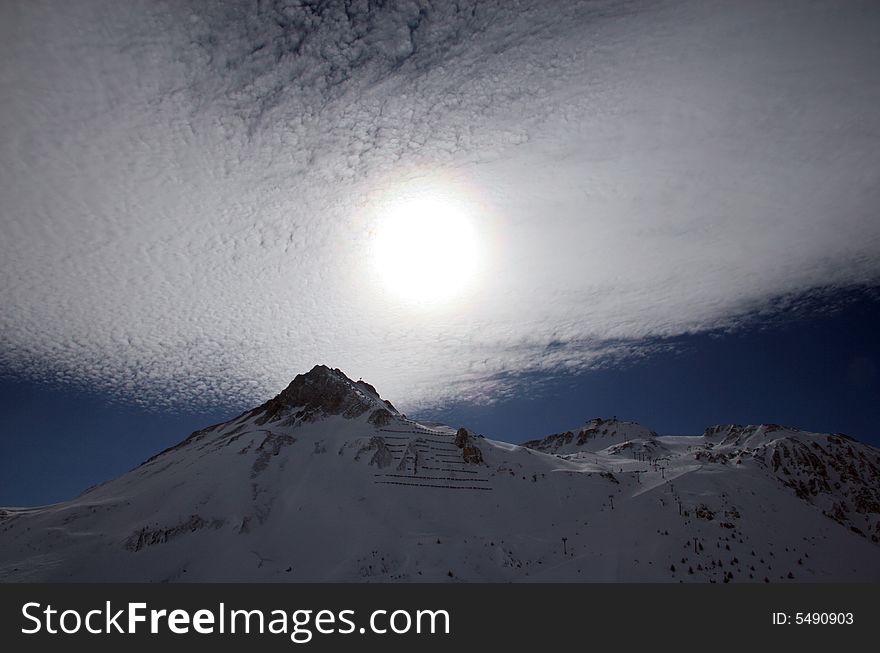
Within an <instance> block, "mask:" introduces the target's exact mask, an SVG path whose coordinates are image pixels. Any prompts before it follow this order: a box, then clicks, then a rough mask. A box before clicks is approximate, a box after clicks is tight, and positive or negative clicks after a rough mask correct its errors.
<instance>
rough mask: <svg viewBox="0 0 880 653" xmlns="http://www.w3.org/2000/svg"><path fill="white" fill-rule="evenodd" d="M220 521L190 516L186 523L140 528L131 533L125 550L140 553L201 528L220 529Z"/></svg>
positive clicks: (221, 522) (221, 523)
mask: <svg viewBox="0 0 880 653" xmlns="http://www.w3.org/2000/svg"><path fill="white" fill-rule="evenodd" d="M223 523H224V522H223V520H222V519H211V520H206V519H203V518H202V517H200V516H199V515H192V516H191V517H190V518H189V519H188V520H187V521H185V522H181V523H179V524H174V525H173V526H168V527H166V528H147V527H144V528H141V529H140V530H137V531H135V532H134V533H132V534H131V535H130V536H129V538H128V539H127V540H126V541H125V548H126V549H128V550H129V551H133V552H134V551H140V550H141V549H143V548H144V547H147V546H153V545H154V544H164V543H165V542H168V541H169V540H173V539H174V538H176V537H179V536H181V535H185V534H187V533H195V532H196V531H198V530H201V529H203V528H214V529H217V528H220V527H221V526H223Z"/></svg>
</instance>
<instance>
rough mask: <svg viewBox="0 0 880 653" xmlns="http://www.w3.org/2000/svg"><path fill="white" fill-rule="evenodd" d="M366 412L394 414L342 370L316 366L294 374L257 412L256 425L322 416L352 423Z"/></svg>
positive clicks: (371, 389)
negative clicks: (287, 383)
mask: <svg viewBox="0 0 880 653" xmlns="http://www.w3.org/2000/svg"><path fill="white" fill-rule="evenodd" d="M369 410H374V411H375V410H382V411H386V412H391V413H395V414H396V413H397V410H396V409H395V408H394V406H392V405H391V402H389V401H385V400H383V399H382V398H381V397H380V396H379V393H378V392H376V389H375V388H374V387H373V386H372V385H370V384H369V383H367V382H365V381H361V380H359V381H352V380H351V379H350V378H348V377H347V376H346V375H345V374H344V373H343V372H342V371H341V370H339V369H331V368H329V367H327V366H326V365H315V367H313V368H312V369H311V370H310V371H309V372H307V373H305V374H297V376H296V377H295V378H294V379H293V381H291V382H290V385H288V386H287V387H286V388H285V389H284V390H282V391H281V392H280V393H279V394H278V395H277V396H275V397H274V398H272V399H270V400H269V401H267V402H266V403H265V404H263V405H262V406H260V407H259V408H258V409H257V412H258V413H262V415H261V416H260V418H259V423H260V424H264V423H266V422H268V421H276V420H279V419H288V420H297V419H301V420H304V421H314V420H315V419H318V418H320V417H322V416H325V415H341V416H342V417H345V418H348V419H352V418H355V417H360V416H361V415H363V414H364V413H366V412H367V411H369Z"/></svg>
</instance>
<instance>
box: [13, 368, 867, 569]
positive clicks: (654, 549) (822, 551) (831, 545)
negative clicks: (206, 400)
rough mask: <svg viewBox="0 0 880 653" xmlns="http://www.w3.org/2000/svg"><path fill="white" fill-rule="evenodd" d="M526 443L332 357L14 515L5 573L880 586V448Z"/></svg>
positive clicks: (631, 436) (601, 426) (609, 426)
mask: <svg viewBox="0 0 880 653" xmlns="http://www.w3.org/2000/svg"><path fill="white" fill-rule="evenodd" d="M527 445H528V446H517V445H513V444H508V443H505V442H500V441H492V440H489V439H486V438H483V437H480V436H479V435H476V434H473V433H470V432H468V431H467V430H466V429H454V428H451V427H447V426H442V425H436V424H431V425H426V424H420V423H418V422H415V421H412V420H409V419H406V418H405V417H404V416H402V415H401V414H400V413H398V412H397V411H396V410H395V409H394V407H393V406H392V405H391V404H390V403H388V402H386V401H383V400H382V399H381V398H380V397H379V394H378V393H377V392H376V391H375V389H374V388H373V387H372V386H370V385H369V384H366V383H364V382H362V381H359V382H353V381H351V380H350V379H348V378H347V377H346V376H345V375H344V374H342V372H340V371H339V370H331V369H329V368H326V367H323V366H318V367H316V368H314V369H313V370H312V371H311V372H309V373H308V374H304V375H299V376H297V377H296V379H294V381H293V382H292V383H291V384H290V386H288V388H287V389H285V390H284V391H283V392H282V393H281V394H279V395H278V396H277V397H275V398H274V399H272V400H270V401H268V402H266V403H265V404H263V405H262V406H260V407H258V408H256V409H254V410H252V411H249V412H246V413H244V414H242V415H240V416H238V417H237V418H235V419H233V420H231V421H229V422H226V423H224V424H219V425H216V426H212V427H209V428H206V429H203V430H201V431H197V432H195V433H193V434H192V435H191V436H190V437H189V438H187V439H186V440H185V441H183V442H182V443H180V444H179V445H177V446H175V447H173V448H171V449H168V450H166V451H164V452H162V453H160V454H158V455H157V456H155V457H153V458H151V459H150V460H148V461H146V462H145V463H144V464H143V465H141V466H139V467H137V468H136V469H134V470H132V471H131V472H129V473H127V474H125V475H123V476H121V477H119V478H117V479H114V480H112V481H109V482H107V483H104V484H102V485H100V486H97V487H94V488H91V489H89V490H88V491H86V492H85V493H84V494H82V495H81V496H79V497H77V498H76V499H74V500H72V501H69V502H65V503H59V504H55V505H51V506H44V507H39V508H30V509H22V508H7V509H4V510H2V511H0V579H2V580H4V581H499V582H500V581H673V582H677V581H680V580H681V581H686V582H691V581H693V582H707V581H710V582H724V581H730V580H732V581H754V582H763V581H765V580H766V581H771V582H777V581H789V582H790V581H880V545H878V539H880V508H878V499H880V482H878V480H880V476H878V474H880V452H878V451H877V450H876V449H873V448H871V447H868V446H865V445H862V444H859V443H857V442H855V441H853V440H850V439H848V438H846V437H845V436H840V435H824V434H813V433H804V432H800V431H796V430H792V429H783V428H782V427H776V426H773V425H762V426H754V427H736V426H724V427H713V428H712V429H708V430H707V431H706V433H704V435H702V436H699V437H693V436H678V437H672V436H665V437H664V436H657V435H656V434H654V433H652V432H651V431H649V430H648V429H645V428H644V427H641V426H639V425H637V424H632V423H626V422H617V421H615V420H602V421H600V420H593V421H592V422H590V423H589V424H587V425H586V426H585V427H584V428H582V429H580V430H578V431H573V432H570V433H569V434H559V435H554V436H550V437H548V438H545V439H544V440H536V441H532V442H530V443H527Z"/></svg>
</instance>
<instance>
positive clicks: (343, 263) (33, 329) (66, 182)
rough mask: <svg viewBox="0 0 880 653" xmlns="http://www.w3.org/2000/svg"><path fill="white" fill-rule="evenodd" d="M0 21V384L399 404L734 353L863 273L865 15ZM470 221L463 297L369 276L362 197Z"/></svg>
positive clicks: (743, 6)
mask: <svg viewBox="0 0 880 653" xmlns="http://www.w3.org/2000/svg"><path fill="white" fill-rule="evenodd" d="M371 4H372V3H366V2H361V3H358V2H350V3H349V2H345V3H343V2H338V3H337V2H301V1H300V2H287V3H285V2H275V3H257V4H256V5H252V4H251V3H222V4H218V3H208V2H188V3H183V2H181V3H166V4H155V3H146V2H144V3H111V2H100V1H97V0H95V1H91V2H78V3H69V4H67V5H63V6H61V5H58V4H57V3H35V2H21V3H5V4H4V6H3V8H2V10H0V11H2V13H3V18H2V20H0V22H2V24H3V25H4V26H5V32H7V33H4V34H3V38H2V39H0V60H2V64H0V66H2V69H0V70H2V76H0V93H2V97H3V101H2V102H3V103H2V111H0V132H2V134H3V138H2V141H0V165H2V175H0V212H2V213H0V221H2V230H3V238H2V242H0V271H2V272H0V273H2V279H3V284H2V287H0V303H2V306H3V311H2V313H0V346H2V347H0V365H2V368H3V370H5V371H6V373H9V374H26V375H29V376H33V377H37V378H42V379H45V380H55V381H60V382H65V383H67V382H72V383H85V384H88V385H91V386H95V387H98V388H100V389H102V390H106V391H110V392H113V393H116V394H118V395H119V396H120V397H122V398H125V399H127V400H134V401H139V402H142V403H146V404H150V405H158V406H162V405H175V406H179V405H186V404H189V405H197V406H201V405H206V404H218V403H225V404H227V405H230V404H235V405H243V406H246V405H250V404H253V403H254V402H255V401H258V400H260V399H263V398H265V397H267V396H270V395H271V394H273V393H274V392H275V391H277V390H278V389H280V388H281V387H283V386H284V385H285V384H286V383H287V381H289V379H290V378H291V377H292V376H293V375H294V374H295V373H297V372H300V371H302V370H304V369H308V368H309V367H311V365H312V364H314V363H316V362H323V363H327V364H330V365H333V366H338V367H341V368H343V369H344V370H346V371H347V372H349V373H350V374H352V375H354V376H363V377H364V378H366V379H368V380H370V381H371V382H373V383H374V384H376V385H377V387H379V388H380V390H382V392H383V394H385V395H387V396H389V397H390V398H391V399H392V400H393V401H395V403H399V404H401V405H403V406H417V405H424V404H429V403H433V402H438V401H444V400H449V399H454V398H462V397H465V398H467V397H471V398H478V399H481V400H489V399H491V398H492V397H493V396H497V395H498V393H503V392H508V391H510V388H512V387H516V383H517V378H519V376H520V375H522V374H523V373H525V372H532V371H547V372H552V371H558V370H567V371H579V370H583V369H588V368H590V367H591V366H595V365H600V364H604V362H607V361H608V360H609V359H614V358H615V357H620V356H632V355H643V354H644V353H645V352H649V351H651V349H652V347H656V346H658V345H657V343H658V342H659V341H661V340H662V339H663V338H664V337H669V336H675V335H679V334H682V333H688V332H696V331H702V330H707V329H716V328H736V327H737V325H739V324H741V323H742V322H743V320H747V319H748V316H749V315H752V314H754V313H756V312H759V313H760V312H761V311H767V310H768V307H769V306H774V305H775V304H774V302H777V301H778V298H780V297H799V296H801V295H802V294H804V293H810V292H814V291H815V289H817V288H824V289H829V290H833V289H835V288H842V287H851V286H859V285H872V284H876V283H877V280H878V277H880V221H878V220H877V215H876V207H877V206H878V205H880V201H878V200H880V183H878V182H880V148H878V135H880V115H878V114H877V112H876V107H877V106H880V84H877V73H876V71H877V70H878V69H880V51H878V50H877V48H876V45H875V34H876V33H877V30H878V28H880V10H878V8H877V7H876V6H873V5H872V3H868V2H851V3H847V4H846V5H845V6H841V5H840V3H836V2H814V3H810V4H809V5H806V4H805V3H802V2H794V1H790V2H785V1H782V2H774V3H764V2H742V3H726V2H696V1H690V0H682V1H670V2H624V3H620V2H578V1H575V0H571V1H567V2H563V1H561V0H560V1H558V2H534V3H511V2H502V1H500V0H499V1H498V2H491V1H479V2H477V1H476V0H473V1H470V2H468V1H464V0H463V1H459V2H455V3H452V2H428V1H426V0H411V1H408V2H403V1H401V2H388V3H383V4H382V6H381V7H376V6H373V7H371V6H370V5H371ZM414 184H415V185H423V186H428V187H431V186H436V187H438V188H444V189H453V190H452V191H451V192H454V193H457V194H458V195H459V196H460V197H462V198H465V200H466V201H467V202H469V203H470V206H472V207H473V215H474V220H475V226H476V229H477V230H478V232H479V233H480V234H481V242H482V243H483V252H484V261H483V263H484V264H483V266H482V271H481V276H480V281H479V283H477V284H475V285H474V287H473V288H472V290H471V292H470V293H469V294H467V295H465V296H462V297H461V298H459V300H458V301H457V302H453V303H452V304H450V305H448V306H446V307H445V309H444V310H441V309H436V310H431V311H423V310H416V309H414V308H413V307H411V306H407V305H406V304H403V303H401V302H399V301H398V300H396V299H395V298H394V297H390V296H388V295H387V293H384V292H383V291H382V288H381V287H380V284H378V282H377V278H376V274H375V271H374V270H373V269H372V268H373V266H372V263H371V260H370V238H371V234H372V233H374V230H375V217H376V208H375V207H377V206H379V205H380V203H381V201H382V198H383V197H386V196H388V195H389V193H393V192H395V189H398V190H400V189H407V188H410V187H412V186H413V185H414Z"/></svg>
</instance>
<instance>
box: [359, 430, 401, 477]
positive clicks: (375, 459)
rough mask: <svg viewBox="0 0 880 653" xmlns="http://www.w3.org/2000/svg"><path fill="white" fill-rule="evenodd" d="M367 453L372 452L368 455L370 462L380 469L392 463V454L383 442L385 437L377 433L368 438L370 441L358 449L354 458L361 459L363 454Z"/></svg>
mask: <svg viewBox="0 0 880 653" xmlns="http://www.w3.org/2000/svg"><path fill="white" fill-rule="evenodd" d="M369 453H372V456H370V464H371V465H374V466H376V467H379V468H380V469H382V468H384V467H390V466H391V465H393V464H394V454H393V453H391V450H390V449H389V448H388V445H387V444H385V439H384V438H382V437H379V436H378V435H377V436H374V437H372V438H370V441H369V442H368V443H367V444H366V445H364V446H362V447H361V448H360V449H358V452H357V453H356V454H355V456H354V459H355V460H361V458H362V457H363V456H365V455H366V454H369Z"/></svg>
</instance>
